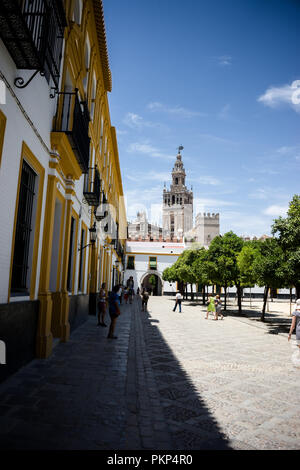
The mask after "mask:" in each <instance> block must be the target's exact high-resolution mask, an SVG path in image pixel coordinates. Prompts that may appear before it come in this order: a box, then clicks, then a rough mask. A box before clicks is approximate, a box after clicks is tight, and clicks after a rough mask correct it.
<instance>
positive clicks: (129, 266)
mask: <svg viewBox="0 0 300 470" xmlns="http://www.w3.org/2000/svg"><path fill="white" fill-rule="evenodd" d="M127 269H134V256H128V259H127Z"/></svg>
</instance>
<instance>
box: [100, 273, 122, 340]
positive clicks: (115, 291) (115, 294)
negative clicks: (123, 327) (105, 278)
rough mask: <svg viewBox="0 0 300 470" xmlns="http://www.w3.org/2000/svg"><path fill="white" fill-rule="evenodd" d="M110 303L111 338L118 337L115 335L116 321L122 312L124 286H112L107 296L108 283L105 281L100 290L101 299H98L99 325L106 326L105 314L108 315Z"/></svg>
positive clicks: (109, 334)
mask: <svg viewBox="0 0 300 470" xmlns="http://www.w3.org/2000/svg"><path fill="white" fill-rule="evenodd" d="M107 303H108V311H109V316H110V326H109V331H108V335H107V338H109V339H117V336H115V335H114V331H115V326H116V321H117V318H118V316H119V315H120V314H121V311H120V304H121V303H122V286H121V285H118V284H117V285H116V286H114V287H113V288H112V291H111V292H110V293H109V295H108V296H107V294H106V284H105V282H104V283H103V284H102V286H101V289H100V292H99V299H98V324H97V326H104V327H106V326H107V325H106V323H105V321H104V320H105V315H106V308H107Z"/></svg>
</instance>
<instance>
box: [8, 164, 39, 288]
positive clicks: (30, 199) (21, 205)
mask: <svg viewBox="0 0 300 470" xmlns="http://www.w3.org/2000/svg"><path fill="white" fill-rule="evenodd" d="M36 176H37V175H36V173H35V172H34V171H33V170H32V168H31V167H30V166H29V165H28V163H27V162H26V161H25V160H23V166H22V174H21V182H20V192H19V202H18V215H17V223H16V235H15V247H14V258H13V268H12V279H11V292H12V294H18V293H20V294H22V293H23V294H28V292H29V287H30V286H29V275H28V274H29V261H30V260H29V253H30V245H31V242H32V238H31V237H32V236H33V232H32V213H33V206H34V198H35V192H34V191H35V182H36Z"/></svg>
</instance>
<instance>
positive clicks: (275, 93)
mask: <svg viewBox="0 0 300 470" xmlns="http://www.w3.org/2000/svg"><path fill="white" fill-rule="evenodd" d="M294 83H295V82H293V83H292V84H291V85H282V86H279V87H274V86H271V87H269V88H268V89H267V90H266V91H265V93H264V94H263V95H261V96H260V97H259V98H258V99H257V101H259V102H260V103H263V104H264V105H265V106H269V107H270V108H278V107H280V106H284V105H288V106H290V107H291V108H292V109H294V111H296V112H298V113H300V102H298V100H297V99H295V98H296V94H298V96H299V94H300V89H299V88H296V87H295V85H294ZM298 90H299V91H298Z"/></svg>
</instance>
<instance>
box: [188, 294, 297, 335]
mask: <svg viewBox="0 0 300 470" xmlns="http://www.w3.org/2000/svg"><path fill="white" fill-rule="evenodd" d="M185 305H186V306H188V307H198V308H200V307H202V309H205V308H206V306H205V305H203V303H202V301H198V302H195V301H188V300H185V301H184V303H183V307H184V306H185ZM199 313H203V310H201V311H200V309H199ZM222 313H223V315H224V317H233V318H248V319H249V320H251V321H253V322H255V323H256V324H260V325H265V326H266V327H267V332H268V333H269V334H272V335H277V334H280V333H288V332H289V329H290V326H291V321H292V317H286V316H279V315H278V313H281V312H279V311H277V310H275V311H273V312H266V313H265V321H264V322H262V321H261V319H260V318H261V311H260V310H252V309H251V310H250V309H248V308H245V307H244V308H243V309H242V312H241V313H239V311H238V309H237V307H236V305H233V304H230V303H229V304H227V310H226V311H223V312H222Z"/></svg>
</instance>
